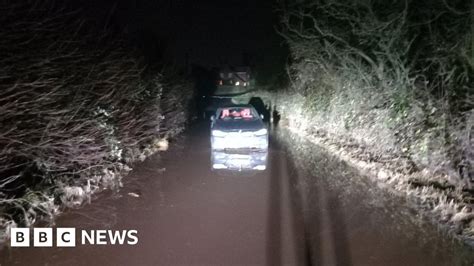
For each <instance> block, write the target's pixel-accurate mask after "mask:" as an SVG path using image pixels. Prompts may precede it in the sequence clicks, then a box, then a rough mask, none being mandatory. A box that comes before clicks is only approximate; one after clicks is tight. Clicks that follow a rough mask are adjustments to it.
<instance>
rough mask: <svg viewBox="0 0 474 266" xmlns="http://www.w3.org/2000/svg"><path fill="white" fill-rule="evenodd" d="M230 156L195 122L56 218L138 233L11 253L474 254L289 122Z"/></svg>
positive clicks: (335, 260) (259, 258) (67, 257)
mask: <svg viewBox="0 0 474 266" xmlns="http://www.w3.org/2000/svg"><path fill="white" fill-rule="evenodd" d="M288 147H291V149H290V148H288ZM223 156H225V155H222V154H212V153H211V151H210V148H209V132H208V131H207V127H206V126H205V125H199V126H196V127H194V128H193V129H191V130H190V131H189V132H188V133H187V134H186V135H185V136H184V137H183V138H182V139H181V140H179V141H177V142H176V143H174V145H173V146H172V148H170V150H169V151H168V152H166V153H163V154H161V155H158V156H155V157H152V158H150V159H149V160H147V161H145V162H144V163H143V164H140V165H137V166H136V167H135V170H134V171H133V172H132V173H131V174H130V175H129V176H127V177H126V178H125V181H124V188H123V189H122V190H121V191H119V192H104V193H101V194H100V195H98V197H97V199H95V200H94V201H93V202H92V204H90V205H87V206H84V207H82V208H80V209H77V210H70V211H68V212H66V213H64V214H63V215H61V216H60V217H59V218H58V219H57V224H56V226H57V227H75V228H77V230H83V229H84V230H98V229H113V230H130V229H134V230H137V231H138V238H139V242H138V244H137V245H133V246H129V245H102V246H97V245H80V243H79V242H78V245H77V246H76V247H74V248H11V249H8V248H5V249H3V250H2V255H1V257H2V258H1V259H2V260H1V265H89V266H91V265H269V266H270V265H271V266H273V265H275V266H278V265H472V262H473V261H474V260H473V258H472V255H473V254H472V250H469V249H468V248H465V247H462V246H461V245H459V244H457V243H456V242H454V241H451V240H449V238H448V237H445V236H443V234H442V233H441V232H440V230H437V229H436V227H434V226H433V225H430V224H428V223H426V222H424V221H423V219H421V218H419V217H416V215H415V212H414V211H413V210H411V209H410V207H409V206H408V204H406V203H404V201H403V200H402V199H400V198H397V197H395V196H390V195H388V194H387V193H386V192H384V191H382V190H381V189H379V188H377V186H376V185H375V184H374V183H372V182H371V181H369V180H367V179H366V178H363V177H359V176H358V174H357V171H355V170H354V169H351V168H350V167H349V166H347V165H345V164H344V163H342V162H340V161H338V160H337V158H333V157H331V156H329V155H328V154H325V153H324V152H323V151H322V150H321V149H319V148H318V147H316V146H314V145H312V144H309V143H306V142H304V141H303V140H300V139H292V138H291V137H289V136H288V135H287V134H286V133H285V132H278V131H276V132H274V134H273V136H272V138H271V145H270V149H269V151H268V153H258V154H253V155H251V156H250V157H249V156H247V155H242V154H233V155H228V157H223ZM229 156H230V157H229ZM246 156H247V157H246ZM303 158H304V159H303ZM226 163H227V164H226ZM223 165H224V166H223ZM243 165H245V166H246V167H249V168H252V169H253V170H251V171H245V170H243V169H242V168H243V167H242V166H243ZM225 167H235V169H234V170H232V171H231V170H225V169H222V168H225ZM213 168H215V169H213ZM78 241H79V240H78Z"/></svg>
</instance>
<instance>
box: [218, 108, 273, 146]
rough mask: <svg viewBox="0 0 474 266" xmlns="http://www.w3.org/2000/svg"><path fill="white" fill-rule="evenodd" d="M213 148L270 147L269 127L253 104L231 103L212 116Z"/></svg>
mask: <svg viewBox="0 0 474 266" xmlns="http://www.w3.org/2000/svg"><path fill="white" fill-rule="evenodd" d="M211 148H212V150H226V149H261V150H263V149H268V129H267V125H266V124H265V123H264V122H263V120H262V117H261V116H260V115H259V114H258V113H257V111H256V110H255V108H254V107H253V106H252V105H249V104H245V105H230V106H224V107H220V108H218V109H217V111H216V112H215V115H213V116H211Z"/></svg>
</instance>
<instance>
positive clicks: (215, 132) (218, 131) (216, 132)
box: [212, 130, 225, 137]
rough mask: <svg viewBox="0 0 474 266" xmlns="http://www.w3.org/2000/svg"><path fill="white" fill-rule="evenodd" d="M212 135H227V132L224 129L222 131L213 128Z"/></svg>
mask: <svg viewBox="0 0 474 266" xmlns="http://www.w3.org/2000/svg"><path fill="white" fill-rule="evenodd" d="M212 135H213V136H214V137H223V136H225V132H224V131H220V130H213V131H212Z"/></svg>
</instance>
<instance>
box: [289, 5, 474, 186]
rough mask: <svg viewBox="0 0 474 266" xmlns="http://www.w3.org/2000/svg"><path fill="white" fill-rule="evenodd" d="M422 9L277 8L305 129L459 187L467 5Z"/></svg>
mask: <svg viewBox="0 0 474 266" xmlns="http://www.w3.org/2000/svg"><path fill="white" fill-rule="evenodd" d="M419 5H420V3H418V2H417V1H405V2H392V3H384V4H383V5H382V4H381V3H379V2H377V1H365V0H360V1H352V2H350V3H349V2H347V1H339V0H329V1H322V0H321V1H319V0H313V1H300V2H296V3H286V4H282V5H281V9H280V12H281V18H282V27H281V30H280V34H281V35H282V36H283V37H284V38H285V39H286V41H287V42H288V44H289V46H290V51H291V53H292V58H293V62H292V64H291V65H290V66H289V71H288V72H289V75H290V78H291V84H292V90H295V91H296V92H297V93H299V94H300V95H302V96H303V97H304V99H305V100H304V106H303V107H304V111H305V112H306V121H305V122H307V123H309V124H310V125H314V126H315V127H317V128H318V129H319V130H323V131H327V132H329V133H331V134H335V135H341V136H345V137H347V138H349V139H354V140H356V141H357V142H359V143H362V144H364V145H366V146H367V147H370V149H371V150H372V151H375V152H376V153H377V154H380V155H382V154H392V155H394V156H401V157H403V158H405V159H407V160H409V161H411V163H412V165H413V170H419V169H422V168H427V169H429V170H430V171H432V172H433V173H435V174H446V175H449V176H456V177H457V178H454V179H450V180H449V181H450V182H454V183H456V184H458V185H460V186H465V185H466V184H467V183H466V182H465V181H466V179H469V178H470V179H472V178H473V169H472V160H473V157H472V154H471V153H472V152H469V151H468V150H472V139H471V135H472V134H471V133H468V132H470V130H472V126H471V125H472V119H473V118H472V110H473V109H472V108H473V94H472V91H473V89H474V88H473V87H472V80H473V65H472V58H470V57H469V55H470V54H471V55H472V53H473V51H470V50H472V47H471V46H470V45H471V43H470V42H471V41H472V34H473V33H472V31H471V29H470V27H469V25H470V22H471V21H470V20H472V18H471V17H470V13H469V11H467V12H466V10H470V8H471V7H470V6H469V4H468V3H466V2H464V1H454V2H450V3H449V5H448V4H447V3H446V2H444V1H441V0H439V1H438V0H433V1H428V2H427V3H425V4H423V8H420V6H419ZM471 16H472V14H471ZM446 25H449V28H448V27H447V26H446ZM461 172H462V174H460V173H461ZM463 178H464V179H463Z"/></svg>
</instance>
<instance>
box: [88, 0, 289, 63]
mask: <svg viewBox="0 0 474 266" xmlns="http://www.w3.org/2000/svg"><path fill="white" fill-rule="evenodd" d="M87 5H89V7H92V8H93V10H94V12H96V13H97V15H99V16H104V14H106V13H107V12H108V10H110V9H111V8H112V7H114V5H116V10H117V11H116V13H115V16H114V19H113V20H114V21H115V23H117V24H119V26H120V27H122V28H125V27H127V29H128V31H129V32H131V33H136V34H138V35H139V36H140V38H144V39H145V42H149V40H156V39H160V40H165V41H166V49H165V52H164V53H165V55H166V58H167V59H168V60H173V61H174V62H176V63H177V64H179V65H182V64H183V63H184V62H185V59H184V58H185V53H189V55H190V61H191V62H192V63H198V64H204V65H218V64H219V63H230V64H241V63H242V55H243V53H247V54H249V55H251V58H252V60H254V61H255V60H257V61H271V60H272V53H273V54H275V53H278V51H277V50H278V49H279V47H280V44H281V40H280V39H279V38H278V36H277V35H276V33H275V32H274V23H275V18H274V16H273V14H272V11H273V8H274V6H273V0H259V1H257V0H226V1H218V0H199V1H190V0H188V1H185V0H138V1H125V0H108V1H102V2H100V3H95V4H90V3H88V4H87ZM91 5H92V6H91ZM152 49H154V48H152Z"/></svg>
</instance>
